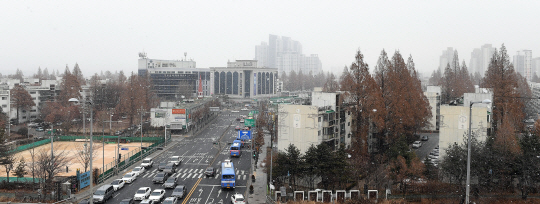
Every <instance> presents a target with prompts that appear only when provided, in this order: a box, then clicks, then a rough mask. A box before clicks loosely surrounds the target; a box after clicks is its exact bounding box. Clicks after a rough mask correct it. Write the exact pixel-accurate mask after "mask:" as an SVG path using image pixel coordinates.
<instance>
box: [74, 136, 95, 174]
mask: <svg viewBox="0 0 540 204" xmlns="http://www.w3.org/2000/svg"><path fill="white" fill-rule="evenodd" d="M89 148H90V145H89V143H84V144H79V145H77V146H76V147H75V151H76V152H75V157H76V159H77V162H79V164H82V165H83V166H84V172H86V171H88V168H89V167H90V150H89ZM100 148H101V145H99V144H93V147H92V153H91V156H92V158H96V157H97V154H98V151H97V150H98V149H100Z"/></svg>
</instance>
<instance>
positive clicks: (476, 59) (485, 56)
mask: <svg viewBox="0 0 540 204" xmlns="http://www.w3.org/2000/svg"><path fill="white" fill-rule="evenodd" d="M493 53H495V48H493V47H492V46H491V44H485V45H482V46H481V47H480V48H475V49H474V50H473V51H472V53H471V60H470V61H469V72H470V73H473V74H474V73H476V72H478V73H479V74H480V75H481V76H484V74H485V72H486V71H487V68H488V66H489V62H490V60H491V57H493Z"/></svg>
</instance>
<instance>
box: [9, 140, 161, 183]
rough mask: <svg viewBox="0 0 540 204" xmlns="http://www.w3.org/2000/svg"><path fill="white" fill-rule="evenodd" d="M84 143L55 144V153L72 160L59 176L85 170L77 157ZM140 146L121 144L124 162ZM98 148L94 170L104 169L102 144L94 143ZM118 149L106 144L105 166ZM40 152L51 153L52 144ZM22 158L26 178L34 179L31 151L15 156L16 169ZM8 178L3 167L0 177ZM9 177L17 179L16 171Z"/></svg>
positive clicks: (138, 144)
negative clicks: (31, 169) (64, 154)
mask: <svg viewBox="0 0 540 204" xmlns="http://www.w3.org/2000/svg"><path fill="white" fill-rule="evenodd" d="M84 143H85V142H54V148H55V152H56V151H61V150H64V151H65V152H66V155H67V157H68V159H69V160H70V161H69V162H68V167H69V168H68V170H69V171H68V172H67V173H66V167H63V168H61V169H60V173H59V176H72V175H76V170H77V168H80V169H81V170H84V167H83V165H82V164H81V163H80V162H79V160H78V159H77V155H76V152H77V149H78V148H84V146H83V145H84ZM140 145H141V143H140V142H139V143H137V142H134V143H129V144H124V143H121V144H120V147H127V148H128V150H120V153H121V154H122V157H123V158H122V160H124V158H125V157H124V156H127V154H128V153H130V152H132V151H134V150H135V151H134V152H132V153H137V152H138V151H140ZM150 145H151V143H144V142H143V146H144V147H146V146H150ZM135 146H138V147H135ZM96 147H97V150H96V154H95V155H96V156H95V157H94V161H93V166H94V168H101V167H103V146H102V144H101V143H97V144H96V143H94V148H96ZM116 147H117V144H105V165H107V164H109V163H111V162H112V161H114V159H115V151H116ZM40 150H46V151H48V152H50V151H51V144H50V143H48V144H45V145H41V146H39V147H36V148H35V151H36V154H37V152H39V151H40ZM21 157H24V160H25V163H26V165H27V172H28V174H27V175H26V176H25V177H32V172H31V171H30V170H28V166H29V165H30V163H32V157H31V156H30V150H26V151H22V152H19V153H17V154H15V155H14V158H15V161H16V164H15V165H14V167H13V168H14V169H15V168H16V167H17V164H18V162H19V160H20V158H21ZM105 169H108V167H105ZM5 176H6V169H5V168H4V167H3V166H0V177H5ZM9 176H10V177H15V175H14V170H12V171H10V172H9Z"/></svg>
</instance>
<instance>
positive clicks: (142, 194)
mask: <svg viewBox="0 0 540 204" xmlns="http://www.w3.org/2000/svg"><path fill="white" fill-rule="evenodd" d="M151 192H152V189H151V188H150V187H142V188H139V190H137V192H135V195H134V196H133V200H144V199H147V198H148V196H150V193H151Z"/></svg>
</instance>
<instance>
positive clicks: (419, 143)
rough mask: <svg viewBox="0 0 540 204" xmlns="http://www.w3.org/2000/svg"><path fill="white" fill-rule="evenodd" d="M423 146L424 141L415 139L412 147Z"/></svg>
mask: <svg viewBox="0 0 540 204" xmlns="http://www.w3.org/2000/svg"><path fill="white" fill-rule="evenodd" d="M421 146H422V142H421V141H414V143H413V144H412V147H413V148H416V149H418V148H420V147H421Z"/></svg>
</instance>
